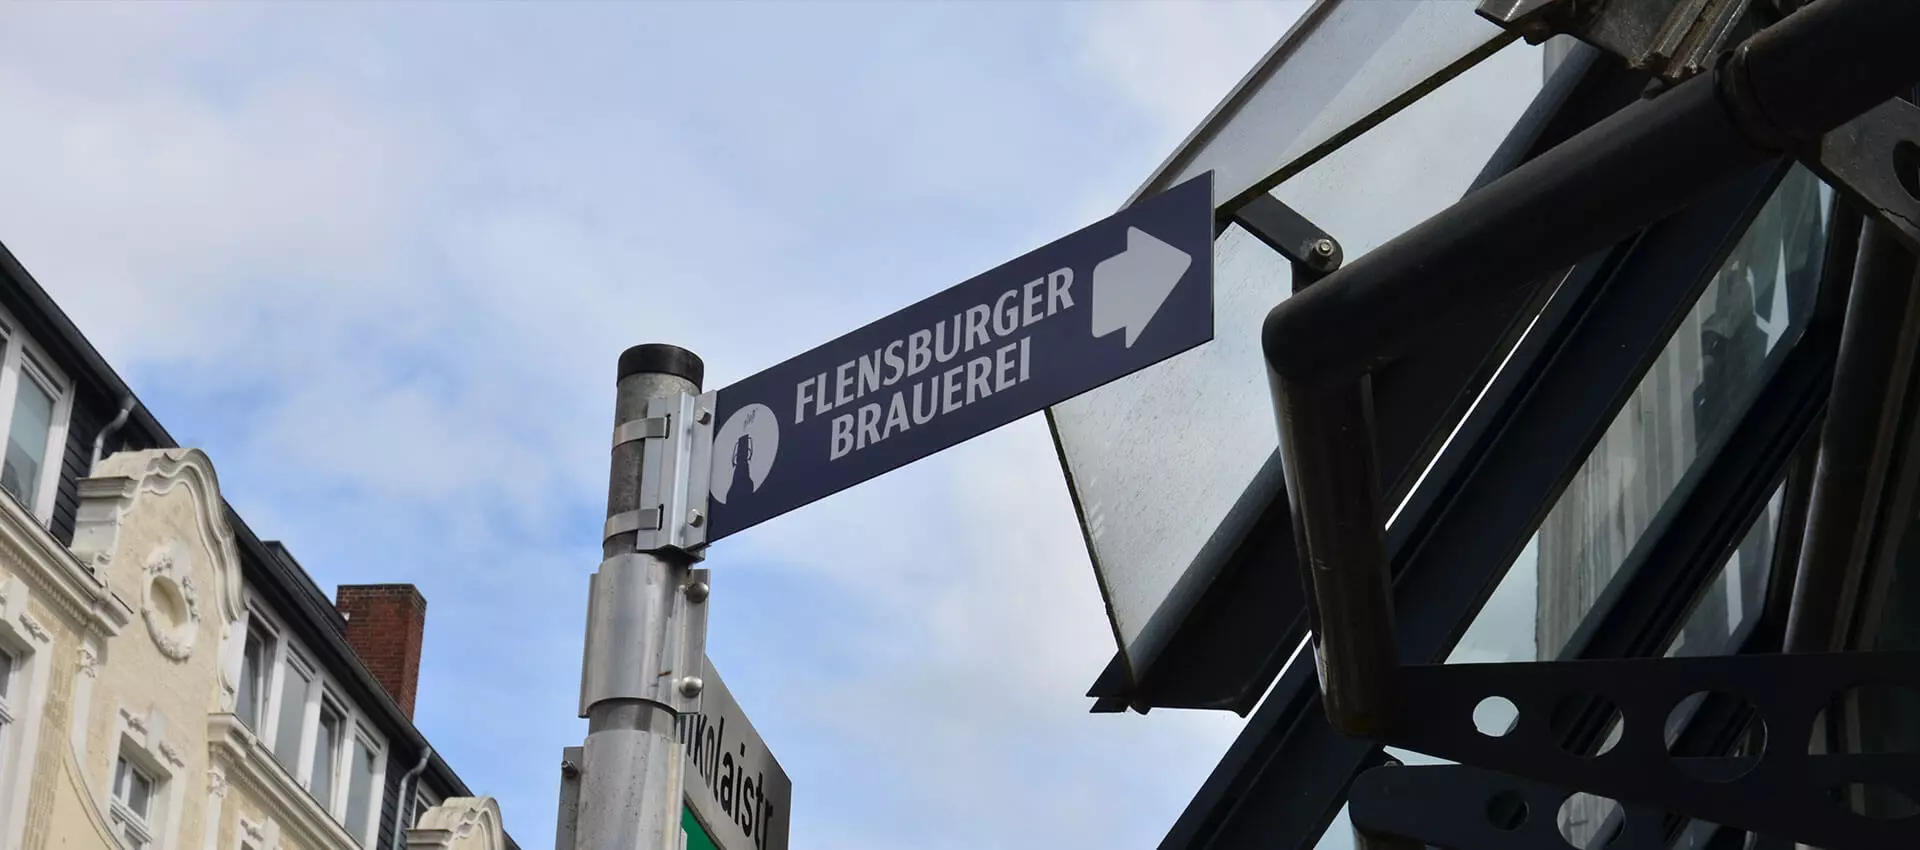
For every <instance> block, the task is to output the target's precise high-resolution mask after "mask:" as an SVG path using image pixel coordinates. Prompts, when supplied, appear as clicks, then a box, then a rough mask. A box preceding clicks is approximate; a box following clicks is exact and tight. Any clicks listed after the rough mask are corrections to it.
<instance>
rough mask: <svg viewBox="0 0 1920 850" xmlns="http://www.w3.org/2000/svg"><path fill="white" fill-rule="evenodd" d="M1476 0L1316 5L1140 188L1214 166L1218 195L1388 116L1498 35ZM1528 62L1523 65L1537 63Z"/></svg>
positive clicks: (1352, 0) (1295, 164)
mask: <svg viewBox="0 0 1920 850" xmlns="http://www.w3.org/2000/svg"><path fill="white" fill-rule="evenodd" d="M1476 4H1477V0H1419V2H1401V3H1377V2H1370V0H1341V2H1331V3H1325V4H1323V5H1321V6H1320V7H1319V8H1316V9H1315V10H1313V11H1312V12H1310V13H1309V14H1308V16H1306V17H1303V18H1302V19H1301V20H1300V22H1299V23H1297V24H1295V29H1294V31H1292V32H1290V33H1288V35H1287V38H1285V39H1283V40H1282V42H1281V43H1280V44H1279V45H1278V46H1276V47H1275V48H1274V52H1273V53H1271V54H1269V55H1268V56H1267V57H1266V58H1264V59H1262V60H1261V63H1260V65H1259V67H1257V68H1255V70H1254V72H1253V74H1252V75H1250V76H1249V77H1248V80H1247V82H1246V83H1245V84H1244V88H1242V89H1240V90H1238V91H1236V93H1235V96H1233V97H1231V98H1230V101H1231V103H1229V104H1224V105H1223V107H1224V108H1223V110H1222V111H1221V112H1219V113H1217V114H1215V115H1213V116H1210V117H1209V118H1208V120H1207V122H1206V123H1205V124H1203V125H1202V126H1201V127H1200V128H1199V130H1198V131H1197V132H1196V134H1195V136H1194V139H1193V140H1192V141H1191V142H1190V143H1189V144H1188V145H1187V146H1186V147H1185V149H1184V150H1185V152H1186V153H1187V156H1186V157H1185V161H1184V162H1181V163H1180V164H1179V166H1178V167H1177V168H1175V169H1172V170H1170V172H1169V173H1166V174H1162V175H1159V176H1158V179H1156V180H1155V181H1154V182H1153V183H1152V184H1150V186H1149V188H1150V189H1152V188H1156V187H1166V186H1173V185H1176V184H1178V183H1181V182H1183V181H1185V180H1186V179H1187V178H1188V177H1192V176H1194V175H1197V174H1200V173H1202V172H1205V171H1213V172H1214V181H1215V182H1214V187H1215V189H1214V190H1215V192H1216V193H1217V197H1218V198H1219V199H1220V200H1222V201H1225V200H1227V199H1228V198H1232V197H1235V196H1238V195H1240V194H1241V193H1243V192H1246V191H1247V190H1249V189H1251V188H1253V187H1254V186H1256V185H1259V184H1260V183H1262V182H1263V181H1266V180H1269V179H1271V178H1273V177H1274V176H1275V175H1277V174H1282V173H1286V172H1290V171H1296V170H1299V169H1300V168H1301V167H1302V166H1303V165H1305V164H1306V163H1307V162H1309V161H1311V160H1312V159H1313V158H1314V157H1315V155H1316V154H1318V153H1320V152H1323V151H1324V150H1326V149H1327V148H1328V147H1329V146H1330V145H1336V144H1338V143H1339V142H1340V141H1341V140H1343V139H1346V138H1349V137H1350V136H1351V135H1352V134H1353V133H1355V132H1358V131H1359V130H1361V129H1364V127H1365V126H1367V125H1369V124H1370V123H1372V122H1377V121H1378V120H1379V119H1380V118H1381V117H1382V116H1383V115H1385V114H1391V113H1392V112H1393V110H1394V109H1395V108H1396V107H1397V106H1398V105H1400V104H1402V103H1404V102H1406V101H1407V100H1408V99H1409V98H1413V97H1418V96H1420V94H1421V93H1423V92H1425V91H1427V90H1429V89H1430V88H1432V87H1433V86H1434V85H1435V84H1437V83H1438V82H1440V81H1442V80H1445V79H1447V78H1448V77H1449V76H1451V73H1453V72H1457V70H1458V69H1459V68H1460V66H1462V65H1463V64H1466V63H1470V62H1472V61H1473V60H1474V59H1475V58H1476V57H1479V56H1483V55H1485V53H1486V52H1487V51H1489V50H1491V49H1492V48H1493V47H1494V46H1496V45H1497V44H1498V43H1499V42H1500V41H1501V40H1503V39H1504V38H1505V36H1504V34H1503V33H1502V32H1501V30H1500V28H1499V27H1497V26H1494V25H1493V24H1491V23H1489V22H1487V21H1486V20H1484V19H1482V18H1480V17H1479V16H1478V15H1477V14H1475V12H1474V9H1475V6H1476ZM1539 67H1540V65H1539V63H1538V60H1536V61H1535V64H1534V66H1533V68H1529V69H1528V70H1529V71H1531V72H1533V73H1534V74H1535V75H1537V74H1538V72H1537V71H1534V69H1535V68H1539Z"/></svg>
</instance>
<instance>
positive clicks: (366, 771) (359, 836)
mask: <svg viewBox="0 0 1920 850" xmlns="http://www.w3.org/2000/svg"><path fill="white" fill-rule="evenodd" d="M373 761H374V754H373V748H372V747H369V746H367V742H366V741H365V740H363V739H361V738H357V737H356V738H354V739H353V767H352V770H353V773H352V774H351V776H352V778H351V779H349V780H348V781H347V832H348V833H350V834H351V835H352V836H353V840H355V841H363V840H365V839H364V838H363V836H365V835H366V834H367V827H368V826H369V823H368V821H369V820H371V819H372V817H373V806H372V802H373V793H372V792H373V780H374V776H373Z"/></svg>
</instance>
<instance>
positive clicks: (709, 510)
mask: <svg viewBox="0 0 1920 850" xmlns="http://www.w3.org/2000/svg"><path fill="white" fill-rule="evenodd" d="M1213 235H1214V198H1213V178H1212V174H1211V173H1208V174H1202V175H1200V176H1198V177H1195V178H1192V179H1190V180H1188V181H1186V182H1184V183H1182V184H1180V185H1178V186H1175V187H1173V188H1171V189H1168V190H1167V191H1165V192H1163V193H1161V194H1159V195H1157V196H1154V197H1151V198H1147V199H1145V200H1141V201H1139V202H1138V203H1135V204H1134V205H1132V206H1130V207H1128V208H1127V209H1125V210H1123V211H1121V212H1120V213H1118V214H1116V215H1113V216H1110V217H1108V218H1106V219H1103V220H1101V221H1099V222H1096V223H1094V224H1092V225H1089V226H1087V227H1085V228H1082V229H1081V230H1079V231H1076V232H1074V233H1072V234H1069V235H1067V236H1065V237H1062V238H1060V239H1058V240H1055V241H1054V242H1052V243H1050V244H1048V245H1045V246H1043V247H1041V248H1038V249H1036V250H1034V251H1031V252H1029V253H1027V254H1025V255H1023V256H1021V257H1018V258H1016V259H1014V260H1011V261H1009V262H1007V263H1005V264H1003V265H1001V266H1000V267H998V268H996V269H993V270H992V271H989V272H986V273H985V274H981V275H979V276H977V277H974V278H973V279H971V280H968V281H966V282H964V283H961V284H959V285H957V286H954V287H952V288H950V289H947V290H946V291H944V292H941V293H939V294H937V295H934V296H933V297H931V298H927V299H925V300H923V301H921V302H919V303H918V304H915V305H913V306H911V307H908V308H906V309H904V310H901V311H899V312H897V313H894V314H893V315H891V316H888V317H886V318H884V319H881V320H879V321H877V322H874V323H872V324H870V325H867V326H866V327H863V328H860V329H859V330H856V331H854V332H852V333H849V334H847V335H845V336H843V337H840V338H839V339H836V340H834V341H832V342H829V343H827V344H825V345H822V346H820V347H818V348H815V349H813V350H812V351H809V352H807V353H805V354H802V355H800V356H799V357H795V358H793V359H791V360H788V361H786V362H784V363H781V364H779V365H777V366H774V367H772V368H770V369H767V370H766V371H764V372H761V373H759V374H757V375H754V376H752V377H749V378H747V379H745V380H743V381H740V382H739V383H736V384H733V385H732V386H729V387H727V388H725V389H723V390H720V391H719V392H717V393H706V394H702V393H701V391H700V384H701V381H702V379H703V378H704V371H705V369H704V366H703V365H702V363H701V361H700V358H698V357H696V356H694V355H693V353H691V352H689V351H686V350H684V349H680V348H676V347H673V346H668V345H642V346H636V347H634V348H631V349H628V350H627V351H626V352H625V353H623V354H622V355H621V356H620V370H619V383H618V394H617V396H616V400H615V405H614V432H613V458H612V472H611V482H610V484H609V487H608V494H607V522H606V527H605V533H604V534H603V535H602V549H603V551H602V557H603V559H604V560H602V561H601V564H600V569H599V571H598V572H597V573H595V574H594V576H593V581H592V584H591V585H590V587H589V590H588V594H589V601H588V608H587V635H586V649H585V655H584V659H583V662H582V665H581V676H580V716H581V717H585V718H587V719H588V733H587V740H586V743H585V746H583V747H579V748H568V752H567V758H566V760H565V761H564V762H563V770H562V775H563V782H562V794H561V811H560V819H559V824H560V825H559V829H558V834H557V836H556V842H555V843H556V850H679V846H680V843H681V841H682V838H681V836H682V829H681V824H682V822H683V817H684V816H683V812H682V803H681V800H682V786H683V784H686V783H687V781H688V779H689V778H690V777H691V778H694V779H695V781H694V782H693V783H692V784H693V785H694V786H696V787H695V788H694V790H693V791H692V792H691V793H689V794H687V795H686V796H687V798H688V799H689V800H691V801H693V811H694V813H695V814H696V816H697V817H696V818H695V819H694V820H695V823H694V826H695V827H696V828H695V829H694V830H691V831H689V832H687V833H686V835H687V839H688V840H689V841H692V840H694V839H696V838H698V839H699V840H704V841H708V842H711V843H714V844H717V845H718V846H719V847H721V848H723V850H750V848H751V850H778V848H780V847H781V846H783V844H784V841H785V824H786V808H787V806H786V803H787V801H788V799H789V796H790V793H791V784H790V783H789V782H788V781H787V779H786V774H785V773H784V772H782V771H781V770H780V769H779V765H778V764H777V763H775V762H774V761H773V760H772V757H771V756H770V755H767V753H766V748H765V747H764V745H762V744H761V743H760V742H759V739H758V736H756V735H753V734H752V729H751V726H750V725H749V724H748V723H746V718H745V715H744V714H741V713H740V711H739V707H738V706H737V705H735V704H734V703H733V700H732V697H731V696H730V695H728V694H727V693H726V691H725V690H724V689H723V688H716V687H715V685H716V683H717V677H714V676H713V675H712V671H711V668H710V667H709V666H706V664H705V660H704V659H705V641H706V602H707V596H708V593H709V586H708V583H707V575H706V571H705V570H700V569H695V568H694V564H695V563H697V562H698V561H700V560H701V559H702V558H704V557H705V553H706V547H707V544H709V543H711V542H713V541H715V540H718V539H720V538H722V537H725V536H727V535H729V534H732V533H734V532H736V531H740V530H741V529H744V528H747V527H749V526H752V525H755V524H757V523H760V522H763V521H765V520H768V519H771V518H773V517H775V516H778V515H780V514H783V513H786V512H787V511H790V510H793V509H794V508H798V507H800V506H802V505H805V504H807V503H809V502H814V501H817V500H819V499H822V498H825V497H826V496H829V495H832V494H833V493H836V492H839V491H840V490H843V489H846V488H848V487H851V486H853V485H855V484H858V483H860V482H862V481H865V480H867V479H869V478H872V477H874V476H876V475H879V474H881V473H883V472H887V471H889V470H892V469H894V468H897V467H899V466H902V465H904V464H907V463H910V462H912V461H915V460H918V459H920V458H922V457H926V456H927V455H930V454H932V453H934V452H937V451H940V450H941V449H944V448H947V447H949V446H952V445H955V444H957V443H960V442H963V441H965V440H968V439H971V438H973V437H976V436H979V435H980V434H982V433H985V432H987V431H990V430H993V429H994V428H998V427H1000V426H1002V425H1006V424H1008V423H1010V422H1013V421H1014V420H1016V419H1020V418H1022V417H1025V416H1028V415H1030V414H1033V413H1037V412H1039V411H1040V410H1042V409H1044V408H1046V407H1047V406H1049V405H1053V404H1056V403H1058V402H1060V401H1062V400H1065V399H1067V398H1071V397H1073V396H1075V395H1078V394H1080V393H1083V392H1086V391H1087V390H1091V389H1093V388H1095V387H1098V386H1100V385H1102V384H1105V383H1107V382H1109V381H1113V380H1115V379H1118V378H1121V377H1123V376H1126V375H1128V374H1131V373H1133V372H1136V371H1138V370H1140V369H1143V368H1145V367H1147V366H1150V365H1152V364H1154V363H1157V362H1159V361H1161V360H1165V359H1167V358H1169V357H1172V356H1174V355H1176V354H1179V353H1181V352H1183V351H1186V350H1188V349H1190V348H1193V347H1194V346H1197V345H1200V344H1201V343H1203V342H1206V341H1208V340H1210V339H1212V338H1213ZM708 700H711V701H712V705H708V704H706V701H708ZM709 715H711V716H712V717H717V718H721V720H717V721H716V720H714V719H709ZM693 718H700V719H693ZM732 718H737V722H736V720H734V719H732ZM703 720H704V722H705V726H704V728H703V727H702V725H701V724H702V722H703ZM689 722H691V723H692V728H688V727H687V724H688V723H689ZM722 723H724V728H725V730H726V732H727V740H722V739H721V736H720V730H721V728H723V727H722V725H721V724H722ZM677 729H686V731H687V733H688V735H689V737H688V738H687V739H686V740H685V745H686V748H685V749H683V748H682V741H681V740H680V739H679V738H678V737H677V735H676V731H677ZM736 729H737V730H738V732H736V731H735V730H736ZM709 732H711V733H712V734H713V736H714V741H713V745H712V749H707V748H705V745H706V741H705V737H706V735H707V734H708V733H709ZM696 733H697V734H698V736H699V737H698V739H697V740H696V738H695V737H693V736H694V735H695V734H696ZM727 747H732V751H731V752H729V751H727V750H726V748H727ZM689 768H691V770H689ZM716 771H717V772H716ZM763 776H764V778H763ZM723 777H724V778H723ZM701 783H705V785H704V788H705V792H706V793H708V794H711V795H712V796H711V797H710V798H707V797H703V796H702V791H701V790H700V787H698V786H700V785H701ZM703 800H709V801H708V802H702V801H703ZM696 834H697V835H696Z"/></svg>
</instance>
